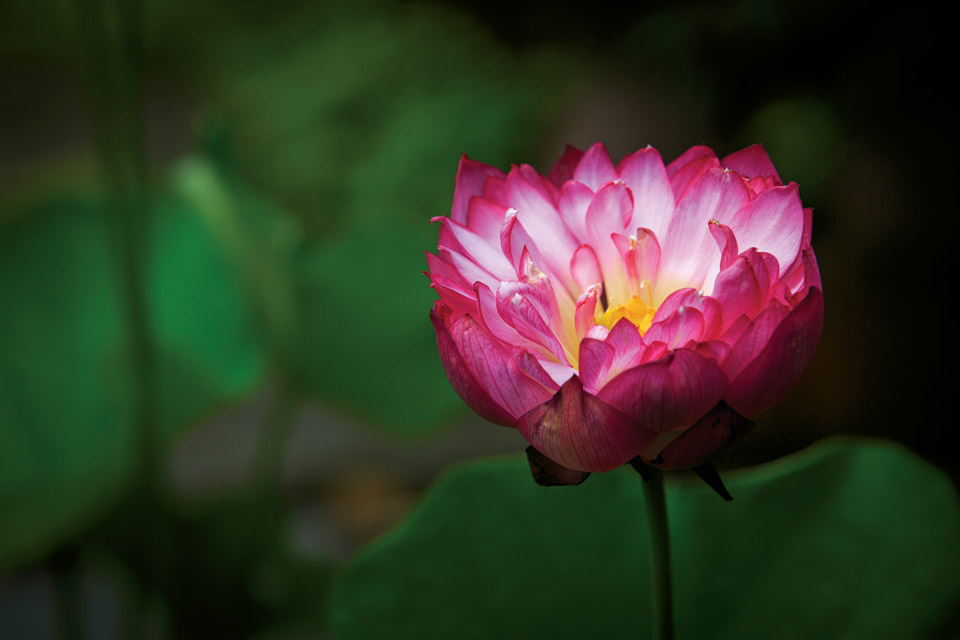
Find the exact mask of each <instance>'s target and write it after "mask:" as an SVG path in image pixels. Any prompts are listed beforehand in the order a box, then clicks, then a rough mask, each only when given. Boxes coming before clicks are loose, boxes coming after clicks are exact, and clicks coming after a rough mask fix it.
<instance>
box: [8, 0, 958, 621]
mask: <svg viewBox="0 0 960 640" xmlns="http://www.w3.org/2000/svg"><path fill="white" fill-rule="evenodd" d="M118 6H120V5H119V4H114V3H101V2H96V1H93V0H76V2H65V1H64V2H57V1H54V0H44V1H42V2H34V3H13V2H5V3H4V4H3V5H2V9H0V87H2V90H0V309H2V312H0V315H2V316H3V318H2V319H0V509H2V511H0V522H2V524H0V531H4V532H5V537H6V540H7V541H6V542H5V543H4V544H3V545H0V628H3V625H4V624H6V625H7V627H8V628H10V629H14V630H22V633H23V635H22V636H17V635H14V636H13V637H49V636H52V635H54V634H56V633H57V627H56V624H55V623H54V622H51V619H52V616H51V615H50V613H51V612H52V611H54V610H57V611H59V612H60V616H61V617H60V618H59V619H69V616H70V615H71V614H70V612H69V611H70V610H69V607H67V609H66V611H67V613H64V609H63V602H64V598H63V597H59V596H58V595H57V594H60V595H61V596H62V594H63V593H65V592H66V593H70V589H76V588H82V589H86V591H84V593H88V592H89V593H93V594H94V595H93V596H90V597H89V598H88V600H89V602H88V603H87V605H86V606H87V607H88V609H89V610H91V611H95V612H98V613H96V615H97V616H100V618H97V619H101V618H103V619H106V620H108V621H111V622H108V623H102V624H106V625H107V627H109V629H114V631H116V629H120V628H122V627H123V624H126V623H123V622H117V620H121V621H122V620H125V618H124V614H123V612H124V611H127V610H134V611H137V612H139V613H137V615H138V616H143V617H145V618H146V619H148V620H165V621H166V622H163V623H155V624H158V625H160V626H161V627H163V626H164V625H166V626H167V627H168V628H169V629H173V631H174V636H175V637H189V636H191V635H199V636H202V635H203V632H204V631H203V630H204V629H208V628H210V627H208V626H206V625H217V627H216V628H219V629H221V630H223V631H224V633H225V634H226V635H225V637H231V636H233V635H247V634H250V633H253V632H254V631H255V630H259V629H261V628H265V627H266V626H267V625H268V624H271V623H272V622H274V621H276V620H279V619H286V618H293V617H297V616H300V617H305V619H309V620H311V621H312V624H314V625H315V627H313V628H319V629H322V628H323V619H322V617H323V616H322V614H321V613H318V611H319V610H320V609H322V606H320V605H318V604H317V603H318V602H322V595H323V593H324V589H325V588H326V586H325V585H326V584H327V583H328V579H329V575H330V573H331V572H332V571H333V570H334V569H333V567H335V566H336V565H337V563H338V562H341V561H342V560H343V559H344V558H345V557H347V556H348V555H349V554H350V553H351V552H352V551H353V550H355V549H356V548H357V547H358V545H360V544H362V543H363V542H364V541H366V540H368V539H369V538H370V537H371V536H373V535H375V534H377V533H379V532H381V531H383V530H384V529H385V528H386V527H388V526H389V525H390V524H391V523H393V522H394V521H395V520H396V519H397V518H398V517H399V516H400V515H402V514H403V513H404V512H405V511H406V510H407V509H408V507H409V506H410V505H411V504H412V503H413V502H414V500H415V499H416V497H417V496H418V495H419V493H420V492H421V491H422V489H423V488H424V487H425V486H426V484H427V483H428V482H429V481H430V480H431V479H432V478H433V477H434V476H435V475H436V474H437V473H439V472H440V471H441V470H442V469H444V468H445V467H446V466H448V465H449V464H451V463H452V462H454V461H457V460H460V459H464V458H470V457H474V456H478V455H482V454H486V453H496V452H508V451H519V450H520V449H521V448H522V446H523V443H522V441H521V439H520V438H519V437H518V436H516V434H514V433H511V432H507V431H505V430H502V429H499V428H494V427H492V426H490V425H486V424H483V423H482V422H481V421H479V420H478V419H476V418H474V417H472V416H470V415H468V412H467V411H466V409H465V408H464V407H463V406H462V404H461V403H460V401H459V400H458V399H457V398H456V396H455V395H454V394H453V393H452V391H451V390H450V389H449V388H448V385H447V383H446V381H445V379H444V377H443V374H442V369H441V367H440V363H439V359H438V357H437V355H436V350H435V344H434V342H433V335H432V330H431V328H430V325H429V322H428V320H427V310H428V309H429V306H430V301H431V299H432V295H431V291H430V289H429V288H428V286H427V280H426V278H425V277H424V276H423V275H422V274H421V273H420V272H421V271H422V270H423V269H425V262H424V260H423V257H422V256H423V253H422V252H423V251H425V250H431V249H432V247H435V241H436V228H435V227H430V226H428V224H427V223H428V221H429V219H430V218H431V217H433V216H436V215H443V214H444V213H446V212H447V211H448V208H449V204H450V200H451V197H452V193H453V179H454V175H455V172H456V166H457V161H458V159H459V156H460V154H461V153H463V152H466V153H468V154H469V155H470V156H471V157H473V158H475V159H477V160H480V161H484V162H487V163H490V164H493V165H496V166H499V167H500V168H502V169H506V168H508V167H509V165H510V164H511V163H519V162H530V163H532V164H533V165H534V166H535V167H537V168H538V169H540V170H541V171H542V172H544V173H545V172H546V171H548V170H549V168H550V166H551V165H552V163H553V162H554V160H555V159H556V158H557V157H558V156H559V154H560V152H561V150H562V149H563V145H564V144H565V143H568V142H569V143H572V144H574V145H577V146H579V147H581V148H586V147H587V146H589V145H590V144H592V143H593V142H595V141H602V142H604V143H605V144H606V145H607V147H608V148H609V149H610V152H611V155H612V156H613V157H614V160H615V161H616V160H617V159H618V158H620V157H622V156H623V155H625V154H627V153H629V152H631V151H633V150H635V149H637V148H640V147H642V146H645V145H647V144H651V145H653V146H655V147H656V148H657V149H658V150H660V152H661V153H662V155H663V156H664V158H665V160H667V161H669V160H670V159H672V158H674V157H676V156H677V155H679V154H680V153H682V152H683V151H684V150H685V149H686V148H688V147H689V146H692V145H694V144H707V145H709V146H711V147H712V148H713V149H715V150H716V151H717V153H718V155H720V156H723V155H725V154H727V153H730V152H733V151H735V150H738V149H740V148H743V147H745V146H748V145H750V144H753V143H755V142H762V143H763V144H764V146H765V147H766V149H767V151H768V153H769V154H770V156H771V158H772V160H773V162H774V164H775V165H776V167H777V169H778V171H779V173H780V175H781V176H782V177H783V178H784V180H788V181H789V180H792V181H795V182H797V183H798V184H799V185H800V193H801V197H802V199H803V202H804V204H805V205H806V206H812V207H813V208H814V228H813V246H814V248H815V250H816V252H817V256H818V259H819V263H820V269H821V273H822V276H823V282H824V296H825V305H826V324H825V328H824V333H823V339H822V342H821V345H820V348H819V351H818V355H817V357H816V359H815V360H814V363H813V365H812V367H811V369H810V371H809V372H808V373H807V375H806V377H805V378H804V379H803V381H802V382H801V383H800V386H799V387H798V389H797V390H796V391H795V392H794V393H793V394H792V395H791V396H790V397H789V398H788V399H787V400H786V401H785V402H783V403H782V404H781V405H779V406H778V407H776V408H774V409H772V410H770V411H768V412H767V413H766V414H763V415H761V416H759V417H758V418H757V420H756V421H757V424H758V426H757V428H756V430H755V431H754V433H753V435H752V436H751V438H749V439H747V440H746V441H744V442H743V443H742V444H741V445H740V446H739V447H738V448H736V449H735V450H733V451H731V452H729V453H728V454H726V455H725V456H724V457H723V458H721V459H720V460H719V461H718V463H719V466H720V467H721V468H730V467H742V466H748V465H752V464H756V463H759V462H762V461H765V460H769V459H773V458H775V457H779V456H781V455H784V454H786V453H789V452H791V451H795V450H798V449H800V448H802V447H804V446H806V445H808V444H809V443H811V442H813V441H815V440H818V439H821V438H824V437H826V436H828V435H832V434H838V433H844V434H862V435H869V436H877V437H882V438H888V439H893V440H896V441H899V442H901V443H904V444H905V445H907V446H908V447H910V448H911V449H913V450H915V451H917V452H918V453H920V454H921V455H923V456H924V457H926V458H928V459H929V460H931V461H932V462H933V463H935V464H937V465H938V466H940V467H941V468H943V469H944V470H945V471H947V472H948V473H949V474H950V475H951V476H952V478H953V479H954V481H955V482H956V481H957V480H958V479H960V463H958V460H957V456H956V455H955V453H954V449H953V448H952V446H951V444H952V442H953V440H954V438H953V434H952V430H953V428H954V427H952V426H951V425H954V424H955V423H956V420H955V418H954V417H952V416H951V415H948V414H947V411H946V409H947V407H948V406H949V404H950V402H949V401H950V400H951V399H952V396H953V395H955V394H956V392H957V382H958V378H957V374H956V370H955V369H953V368H950V370H948V366H947V363H949V362H951V361H952V360H953V358H954V357H955V343H954V338H953V333H954V331H955V328H956V321H955V319H954V315H953V313H954V312H953V304H952V303H951V302H950V300H951V298H952V292H951V291H950V290H949V289H947V288H946V286H945V285H946V277H945V276H946V275H947V274H948V273H949V272H950V271H949V270H950V269H951V268H952V267H953V264H952V258H953V256H954V253H955V252H956V249H955V248H954V246H953V244H954V243H953V242H952V232H953V225H952V219H953V218H954V217H955V212H956V208H957V205H956V199H955V198H953V197H952V196H950V190H951V189H952V188H953V187H954V185H953V182H954V178H953V177H952V176H951V175H949V171H948V167H950V166H951V162H952V161H953V159H954V156H955V151H954V149H955V140H956V136H955V131H956V128H955V125H954V122H955V111H956V106H955V101H954V100H953V98H952V94H953V91H952V88H953V85H954V84H955V82H954V75H955V72H954V67H953V65H952V63H951V62H949V57H948V49H949V45H950V43H951V41H952V38H953V36H954V33H953V31H954V29H953V26H952V22H951V21H950V20H948V19H947V18H946V16H945V15H940V14H938V13H937V12H936V11H934V10H933V9H932V8H930V7H928V6H925V5H924V4H923V3H907V4H901V5H898V6H896V7H894V8H892V9H886V10H883V11H879V10H876V9H865V8H863V7H857V6H855V5H853V4H850V5H847V4H843V3H835V2H804V3H789V2H758V1H756V0H742V1H739V2H730V3H723V4H715V3H707V2H669V3H668V2H650V3H633V4H631V5H629V6H628V7H625V8H618V9H612V8H609V7H605V6H603V5H602V4H576V5H575V4H565V3H559V4H558V3H546V2H533V3H523V4H521V5H515V4H513V3H507V2H485V3H482V4H479V3H470V2H449V3H420V2H416V3H407V2H401V3H397V2H387V1H376V0H367V1H364V2H357V3H350V4H347V3H333V4H325V3H309V2H285V3H261V2H227V1H225V0H216V1H213V2H205V3H191V2H186V1H172V2H160V1H158V0H149V1H147V2H145V3H144V4H143V5H137V4H130V5H126V4H124V5H123V6H124V7H127V8H126V9H119V10H118ZM130 7H132V8H133V11H132V13H130ZM138 8H139V13H138V12H137V10H138ZM948 261H949V263H948ZM131 274H133V275H132V276H131ZM145 522H146V523H148V524H146V525H145V524H144V523H145ZM278 528H280V529H282V530H280V529H278ZM236 531H242V532H243V535H241V536H237V535H235V534H234V532H236ZM278 531H279V533H278ZM0 535H4V534H0ZM278 536H281V537H282V536H287V537H286V538H284V540H285V541H286V542H285V543H284V544H286V545H287V547H288V546H290V544H291V543H290V539H292V540H294V542H293V543H292V545H293V547H294V548H295V549H296V550H297V551H296V553H294V554H293V555H291V552H290V551H289V549H287V547H284V546H283V545H277V544H276V540H277V539H278ZM225 540H229V542H225ZM141 542H142V543H143V544H140V543H141ZM275 547H276V548H275ZM212 549H213V550H216V552H213V551H211V550H212ZM263 556H268V557H267V558H266V559H264V557H263ZM174 559H175V560H174ZM258 563H259V564H258ZM251 566H254V567H256V569H255V570H253V569H250V567H251ZM77 576H79V578H77ZM251 576H252V577H251ZM77 584H80V585H81V587H77V586H76V585H77ZM64 585H66V586H64ZM71 585H72V586H71ZM91 585H93V586H92V587H91ZM152 593H160V594H161V595H160V596H159V597H158V598H159V599H157V600H151V599H150V597H151V596H150V595H149V594H152ZM97 594H99V595H97ZM306 594H310V595H306ZM201 595H202V597H203V602H204V606H203V607H202V608H199V607H198V605H197V601H198V599H200V598H201ZM91 598H92V599H91ZM66 601H69V597H67V598H66ZM91 602H92V604H90V603H91ZM157 602H162V603H163V604H162V605H158V604H157ZM131 603H136V604H131ZM151 607H153V609H151ZM81 608H82V607H81ZM158 610H159V611H161V612H162V613H156V611H158ZM104 611H106V613H104ZM151 611H152V612H153V613H151ZM118 612H119V613H118ZM143 612H146V613H143ZM305 612H312V613H310V614H309V615H308V614H307V613H305ZM82 615H86V616H87V617H88V618H89V616H90V615H93V614H89V613H87V614H82ZM311 615H312V616H313V617H311ZM64 616H66V617H65V618H64ZM127 617H129V616H127ZM44 620H46V622H43V621H44ZM4 621H6V622H4ZM101 622H102V621H101ZM131 624H134V623H131ZM110 625H113V626H110ZM115 627H116V629H115ZM96 628H97V629H99V630H100V631H102V630H103V628H102V627H96ZM116 633H117V634H119V633H120V631H116ZM43 634H47V635H46V636H44V635H43ZM107 637H113V636H109V633H108V634H107Z"/></svg>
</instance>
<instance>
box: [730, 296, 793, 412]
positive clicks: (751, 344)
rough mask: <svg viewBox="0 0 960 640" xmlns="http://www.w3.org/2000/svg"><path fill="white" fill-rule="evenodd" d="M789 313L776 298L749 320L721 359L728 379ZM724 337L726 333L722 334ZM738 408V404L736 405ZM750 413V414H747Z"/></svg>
mask: <svg viewBox="0 0 960 640" xmlns="http://www.w3.org/2000/svg"><path fill="white" fill-rule="evenodd" d="M789 313H790V308H789V307H787V306H786V305H784V304H781V303H780V302H778V301H777V300H771V301H770V302H769V303H768V304H767V306H766V307H764V309H763V311H761V312H760V313H759V314H757V317H756V318H754V319H753V320H751V321H749V322H748V323H747V325H746V327H745V328H744V329H743V331H742V333H740V335H739V336H738V337H737V340H736V342H732V343H731V342H728V344H731V348H730V353H729V354H727V357H726V359H724V361H723V372H724V373H726V374H727V378H728V379H729V380H733V379H734V378H736V377H737V376H738V375H739V374H740V372H741V371H742V370H743V369H744V367H746V366H747V365H748V364H749V363H750V362H751V361H752V360H753V359H754V358H756V357H757V356H758V355H759V354H760V352H761V351H763V349H764V348H765V347H766V346H767V343H768V342H769V341H770V337H771V336H772V335H773V332H774V331H776V330H777V327H779V326H780V323H781V322H782V321H783V319H784V318H786V317H787V315H788V314H789ZM741 317H742V318H747V317H748V316H746V315H744V316H741ZM724 338H725V339H727V338H726V334H724ZM737 408H738V409H739V408H740V407H739V406H738V407H737ZM748 415H752V414H748Z"/></svg>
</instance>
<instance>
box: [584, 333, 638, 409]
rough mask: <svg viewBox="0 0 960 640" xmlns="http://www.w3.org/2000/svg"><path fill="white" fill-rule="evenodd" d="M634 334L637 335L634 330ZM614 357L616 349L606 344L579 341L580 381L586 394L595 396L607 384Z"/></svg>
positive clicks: (595, 341)
mask: <svg viewBox="0 0 960 640" xmlns="http://www.w3.org/2000/svg"><path fill="white" fill-rule="evenodd" d="M634 333H637V332H636V330H634ZM616 356H617V352H616V349H614V348H613V347H612V346H610V345H609V344H607V343H606V342H603V341H600V340H589V339H587V340H581V341H580V359H579V360H580V367H579V368H580V380H581V381H582V382H583V386H584V388H585V389H586V390H587V391H588V392H590V393H593V394H596V392H597V391H599V389H600V388H601V387H602V386H603V385H604V384H605V383H606V382H607V377H608V373H609V371H610V367H611V365H612V364H613V360H614V358H616Z"/></svg>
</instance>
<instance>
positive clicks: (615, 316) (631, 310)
mask: <svg viewBox="0 0 960 640" xmlns="http://www.w3.org/2000/svg"><path fill="white" fill-rule="evenodd" d="M649 293H650V291H649V286H648V287H647V295H648V300H649ZM648 300H644V299H643V298H642V297H641V296H633V297H632V298H630V299H629V300H627V302H626V304H621V305H619V306H616V307H610V308H609V309H607V310H606V311H605V312H604V313H603V315H601V316H600V318H599V319H598V320H597V324H602V325H603V326H605V327H606V328H607V329H613V328H614V327H615V326H616V324H617V323H618V322H620V319H621V318H626V319H627V320H629V321H630V322H632V323H633V324H635V325H636V327H637V329H638V330H639V331H640V335H643V334H644V333H646V331H647V329H649V328H650V324H651V323H652V322H653V316H654V314H655V313H656V312H657V308H656V307H654V306H653V305H652V304H650V303H649V302H648ZM650 302H652V300H650Z"/></svg>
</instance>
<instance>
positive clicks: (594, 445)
mask: <svg viewBox="0 0 960 640" xmlns="http://www.w3.org/2000/svg"><path fill="white" fill-rule="evenodd" d="M811 214H812V211H811V209H804V208H803V205H802V204H801V202H800V196H799V193H798V189H797V185H796V184H794V183H789V184H787V185H784V184H783V182H782V181H781V180H780V176H779V175H778V174H777V171H776V169H774V167H773V164H772V163H771V162H770V159H769V157H768V156H767V154H766V152H765V151H764V150H763V148H762V147H761V146H760V145H755V146H752V147H749V148H747V149H744V150H742V151H739V152H737V153H734V154H732V155H730V156H727V157H726V158H723V159H722V160H720V159H718V158H717V156H716V155H715V154H714V153H713V151H712V150H710V149H709V148H707V147H702V146H700V147H693V148H691V149H689V150H688V151H687V152H686V153H684V154H683V155H681V156H680V157H679V158H677V159H676V160H674V161H673V162H671V163H670V164H668V165H666V166H664V163H663V160H662V159H661V157H660V154H659V153H658V152H657V151H656V150H655V149H653V148H651V147H647V148H646V149H641V150H640V151H637V152H636V153H633V154H631V155H629V156H627V157H626V158H624V159H623V160H621V161H620V163H619V164H618V165H614V164H613V162H612V161H611V159H610V157H609V155H608V153H607V150H606V148H604V146H603V145H602V144H599V143H598V144H595V145H593V146H592V147H590V149H589V150H588V151H587V152H586V153H583V152H581V151H579V150H578V149H575V148H573V147H567V149H566V150H565V151H564V153H563V155H562V156H561V158H560V160H559V161H558V162H557V164H556V166H554V168H553V170H552V171H551V172H550V174H549V175H548V176H543V175H540V174H538V173H537V172H536V170H535V169H533V168H532V167H530V166H529V165H520V166H514V167H512V168H511V170H510V172H509V173H507V174H504V173H503V172H502V171H500V170H499V169H496V168H494V167H491V166H488V165H485V164H482V163H479V162H475V161H473V160H470V159H469V158H467V157H466V156H464V157H463V158H462V159H461V161H460V167H459V171H458V173H457V181H456V190H455V192H454V198H453V209H452V211H451V214H450V217H440V218H435V221H439V222H440V223H441V227H440V239H439V242H438V247H437V254H436V255H433V254H427V263H428V266H429V272H428V273H427V275H428V276H429V278H430V281H431V286H432V287H433V288H434V289H435V290H436V291H437V293H438V295H439V297H440V299H439V300H438V301H437V302H436V303H435V304H434V307H433V310H432V311H431V314H430V316H431V319H432V320H433V324H434V327H435V329H436V332H437V346H438V348H439V351H440V357H441V360H442V361H443V366H444V369H445V371H446V373H447V377H448V378H449V379H450V382H451V384H452V385H453V387H454V389H456V391H457V393H458V394H459V395H460V397H461V398H463V400H464V402H466V403H467V404H468V405H469V406H470V407H471V408H472V409H473V410H474V411H476V412H477V413H478V414H480V415H481V416H483V417H484V418H486V419H487V420H490V421H491V422H494V423H498V424H502V425H506V426H511V427H517V428H519V430H520V432H521V433H522V434H523V436H524V437H525V438H526V439H527V440H528V441H529V442H530V444H531V445H532V446H533V448H534V449H536V451H538V452H539V453H540V454H542V456H544V457H545V458H546V459H547V460H548V461H549V462H553V463H556V464H557V465H560V467H561V468H564V467H565V468H566V469H570V470H574V471H582V472H594V471H608V470H610V469H614V468H616V467H619V466H621V465H623V464H625V463H626V462H628V461H631V460H633V459H635V458H637V457H638V456H639V457H640V458H641V459H642V460H644V461H646V462H648V463H651V464H654V465H657V466H661V467H663V468H691V467H696V466H699V465H701V464H703V463H705V462H707V461H708V460H709V459H710V458H712V457H713V456H715V455H716V454H717V453H719V452H720V451H721V450H723V449H724V448H726V447H727V446H729V444H730V443H731V441H732V440H733V439H734V438H735V437H737V435H738V434H739V433H740V432H741V431H742V430H743V428H744V427H745V425H747V424H749V421H748V420H747V419H746V418H747V417H750V416H753V415H755V414H757V413H759V412H761V411H763V410H764V409H767V408H768V407H770V406H772V405H774V404H776V403H777V402H779V401H780V400H781V399H782V398H783V397H784V396H785V395H786V394H787V393H788V392H789V391H790V389H791V388H792V387H793V386H794V385H795V384H796V382H797V380H798V379H799V378H800V376H801V374H802V373H803V371H804V370H805V369H806V368H807V366H808V365H809V364H810V361H811V359H812V358H813V353H814V351H815V349H816V346H817V343H818V342H819V339H820V333H821V329H822V325H823V297H822V294H821V283H820V273H819V269H818V267H817V262H816V257H815V256H814V253H813V249H812V247H811V246H810V228H811Z"/></svg>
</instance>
